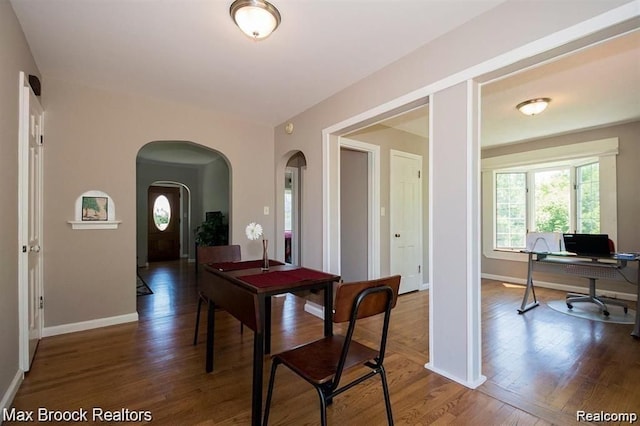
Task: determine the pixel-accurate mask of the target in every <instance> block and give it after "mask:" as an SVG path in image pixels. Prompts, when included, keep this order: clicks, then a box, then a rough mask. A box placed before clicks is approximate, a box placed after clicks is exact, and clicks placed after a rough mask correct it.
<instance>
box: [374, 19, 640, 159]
mask: <svg viewBox="0 0 640 426" xmlns="http://www.w3.org/2000/svg"><path fill="white" fill-rule="evenodd" d="M481 93H482V119H481V128H482V136H481V140H482V146H483V147H489V146H496V145H501V144H507V143H514V142H521V141H526V140H530V139H534V138H540V137H545V136H550V135H559V134H564V133H569V132H572V131H576V130H578V129H590V128H597V127H602V126H606V125H611V124H617V123H625V122H631V121H636V120H639V119H640V31H634V32H632V33H629V34H626V35H624V36H620V37H617V38H614V39H611V40H608V41H606V42H603V43H600V44H598V45H595V46H592V47H589V48H586V49H583V50H581V51H578V52H576V53H573V54H570V55H567V56H565V57H562V58H559V59H557V60H554V61H551V62H549V63H546V64H542V65H538V66H536V67H534V68H532V69H529V70H527V71H522V72H519V73H517V74H514V75H510V76H508V77H505V78H503V79H501V80H497V81H493V82H489V83H487V84H484V85H483V86H482V91H481ZM539 97H549V98H551V99H552V101H551V103H550V104H549V107H548V108H547V110H546V111H545V112H544V113H542V114H540V115H537V116H533V117H528V116H525V115H523V114H521V113H520V112H519V111H518V110H517V109H516V108H515V107H516V105H517V104H518V103H520V102H522V101H525V100H527V99H532V98H539ZM381 124H383V125H385V126H388V127H394V128H396V129H400V130H403V131H406V132H409V133H413V134H416V135H419V136H422V137H424V138H427V137H428V108H426V107H421V108H418V109H415V110H412V111H409V112H407V113H405V114H402V115H400V116H397V117H393V118H390V119H388V120H385V121H384V122H382V123H381Z"/></svg>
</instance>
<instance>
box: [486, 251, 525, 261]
mask: <svg viewBox="0 0 640 426" xmlns="http://www.w3.org/2000/svg"><path fill="white" fill-rule="evenodd" d="M482 254H483V255H484V257H486V258H488V259H496V260H510V261H513V262H527V261H528V260H529V258H528V256H527V254H526V253H523V252H522V251H521V250H508V249H490V250H483V252H482Z"/></svg>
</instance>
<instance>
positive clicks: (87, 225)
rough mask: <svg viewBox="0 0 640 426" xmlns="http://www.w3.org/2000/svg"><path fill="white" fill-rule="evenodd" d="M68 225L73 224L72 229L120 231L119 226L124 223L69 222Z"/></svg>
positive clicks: (107, 221)
mask: <svg viewBox="0 0 640 426" xmlns="http://www.w3.org/2000/svg"><path fill="white" fill-rule="evenodd" d="M67 223H69V224H71V229H118V225H119V224H121V223H122V221H121V220H96V221H90V220H84V221H80V220H69V221H67Z"/></svg>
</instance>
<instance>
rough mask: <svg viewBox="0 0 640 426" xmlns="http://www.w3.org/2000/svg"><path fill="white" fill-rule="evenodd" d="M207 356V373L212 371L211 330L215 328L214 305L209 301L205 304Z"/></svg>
mask: <svg viewBox="0 0 640 426" xmlns="http://www.w3.org/2000/svg"><path fill="white" fill-rule="evenodd" d="M207 306H208V307H207V354H206V358H207V360H206V367H205V370H206V372H207V373H211V372H212V371H213V330H214V328H215V317H216V315H215V312H216V310H215V304H214V303H213V302H212V301H211V300H209V303H207Z"/></svg>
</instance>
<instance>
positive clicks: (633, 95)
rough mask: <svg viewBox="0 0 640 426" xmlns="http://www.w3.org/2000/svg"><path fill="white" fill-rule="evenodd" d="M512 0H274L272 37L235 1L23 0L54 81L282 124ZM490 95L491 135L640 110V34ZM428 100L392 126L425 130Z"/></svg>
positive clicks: (44, 69)
mask: <svg viewBox="0 0 640 426" xmlns="http://www.w3.org/2000/svg"><path fill="white" fill-rule="evenodd" d="M503 1H504V0H466V1H464V0H449V1H442V0H353V1H345V0H273V1H272V2H273V3H274V4H275V5H276V6H277V7H278V9H279V10H280V12H281V14H282V24H281V25H280V27H279V28H278V29H277V30H276V32H275V33H274V34H273V35H272V36H270V37H269V38H267V39H266V40H263V41H260V42H254V41H252V40H250V39H248V38H247V37H246V36H244V35H243V34H242V33H241V32H240V30H239V29H238V28H237V27H236V26H235V24H234V23H233V22H232V20H231V18H230V17H229V13H228V9H229V5H230V4H231V2H232V0H224V1H223V0H217V1H213V0H209V1H205V0H164V1H161V0H153V1H152V0H149V1H137V0H119V1H113V0H92V1H87V0H11V3H12V5H13V7H14V10H15V12H16V15H17V17H18V19H19V21H20V23H21V25H22V28H23V30H24V32H25V35H26V38H27V40H28V42H29V45H30V47H31V50H32V53H33V55H34V58H35V60H36V63H37V65H38V67H39V69H40V72H41V73H42V74H43V76H44V77H45V79H46V78H61V79H65V80H69V79H72V80H74V81H77V82H79V83H82V84H87V85H90V86H96V87H102V88H106V89H110V90H116V91H127V92H132V93H139V94H141V95H144V96H150V97H156V98H162V99H169V100H173V101H177V102H184V103H189V104H194V105H198V106H202V107H204V108H208V109H211V110H215V111H221V112H224V113H228V114H232V115H239V116H242V117H244V118H246V119H249V120H252V121H255V122H258V123H263V124H266V125H271V126H276V125H278V124H280V123H282V122H283V121H285V120H286V119H288V118H290V117H291V116H293V115H295V114H298V113H300V112H302V111H304V110H305V109H307V108H309V107H311V106H313V105H314V104H316V103H318V102H320V101H322V100H323V99H326V98H327V97H329V96H331V95H333V94H334V93H336V92H338V91H340V90H342V89H344V88H345V87H348V86H349V85H351V84H353V83H355V82H357V81H359V80H360V79H362V78H364V77H366V76H367V75H369V74H371V73H373V72H374V71H376V70H378V69H380V68H382V67H384V66H386V65H388V64H389V63H391V62H393V61H395V60H397V59H399V58H400V57H402V56H404V55H406V54H407V53H409V52H411V51H413V50H415V49H416V48H418V47H420V46H422V45H424V44H426V43H428V42H429V41H430V40H433V39H434V38H436V37H438V36H440V35H442V34H444V33H446V32H448V31H451V30H453V29H454V28H456V27H457V26H459V25H462V24H463V23H465V22H466V21H468V20H470V19H473V18H474V17H476V16H478V15H480V14H482V13H484V12H486V11H488V10H489V9H491V8H493V7H495V6H496V5H498V4H500V3H502V2H503ZM43 90H45V91H46V87H44V89H43ZM482 93H483V97H482V144H483V146H491V145H496V144H501V143H511V142H516V141H522V140H528V139H531V138H537V137H542V136H547V135H551V134H558V133H565V132H569V131H571V130H575V129H578V128H589V127H595V126H601V125H604V124H608V123H617V122H625V121H631V120H637V119H640V35H639V34H638V32H637V31H636V33H635V34H634V35H632V36H627V37H624V38H620V39H619V40H617V41H613V42H608V43H606V44H602V45H601V46H596V47H593V48H589V49H585V50H584V51H583V52H580V53H579V54H576V55H572V56H569V57H566V58H563V59H562V60H560V61H556V62H553V63H549V64H545V65H544V66H541V67H538V68H535V69H531V70H529V71H526V72H522V73H519V74H517V75H513V76H510V77H509V78H506V79H504V80H501V81H496V82H492V83H490V84H487V85H485V86H484V87H483V91H482ZM541 96H546V97H551V98H552V99H553V101H552V103H551V104H550V106H549V108H548V110H547V111H545V112H544V113H543V114H541V115H539V116H536V117H533V118H532V117H525V116H522V115H521V114H520V113H519V112H518V111H516V110H515V105H516V104H517V103H519V102H521V101H523V100H526V99H529V98H532V97H541ZM426 110H427V109H426V108H423V109H421V111H420V113H419V114H416V113H413V115H409V116H406V117H403V118H402V119H400V118H397V119H395V122H394V123H393V124H392V125H394V126H398V127H401V128H404V129H405V130H407V131H412V132H418V133H423V134H424V133H425V132H426V131H427V128H426V126H425V124H424V123H426V122H427V120H426V118H425V116H424V113H425V112H426ZM411 122H413V123H411ZM416 126H419V129H418V130H415V127H416ZM412 128H414V129H413V130H412Z"/></svg>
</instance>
